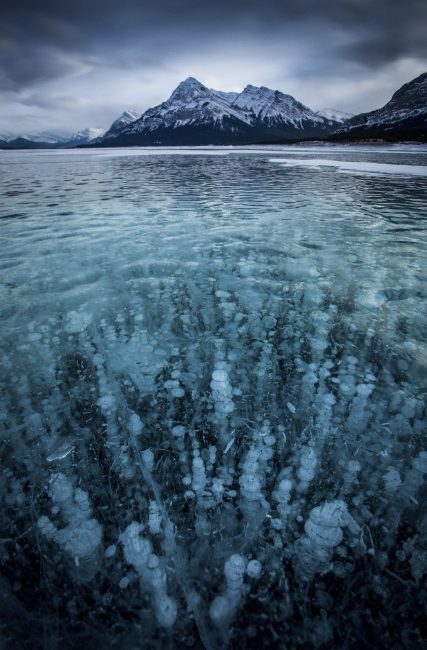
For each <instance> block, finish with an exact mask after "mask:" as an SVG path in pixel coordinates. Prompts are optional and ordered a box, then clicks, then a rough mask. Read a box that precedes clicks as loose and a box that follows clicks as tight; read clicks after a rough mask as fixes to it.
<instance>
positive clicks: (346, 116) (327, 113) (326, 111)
mask: <svg viewBox="0 0 427 650" xmlns="http://www.w3.org/2000/svg"><path fill="white" fill-rule="evenodd" d="M316 115H320V117H324V118H326V119H327V120H333V121H334V122H338V123H339V124H343V123H344V122H346V121H347V120H350V119H351V118H352V117H354V113H347V112H345V111H340V110H338V109H337V108H323V109H322V110H320V111H316Z"/></svg>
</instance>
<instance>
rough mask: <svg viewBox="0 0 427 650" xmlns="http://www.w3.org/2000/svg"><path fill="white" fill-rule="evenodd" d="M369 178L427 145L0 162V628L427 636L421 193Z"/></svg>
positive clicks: (293, 640)
mask: <svg viewBox="0 0 427 650" xmlns="http://www.w3.org/2000/svg"><path fill="white" fill-rule="evenodd" d="M284 150H286V152H287V153H286V154H284V153H283V151H284ZM319 150H321V151H322V153H321V154H319ZM273 151H276V152H277V151H279V152H280V153H279V155H278V156H277V157H276V158H274V159H273V160H274V161H273V162H270V159H271V158H272V152H273ZM283 157H285V158H286V161H288V162H289V164H285V165H284V164H279V163H278V161H280V159H281V158H283ZM303 157H304V161H306V163H307V164H308V165H309V166H311V165H313V161H314V164H316V165H317V163H318V161H319V160H322V161H328V160H329V158H331V160H330V162H331V163H332V164H333V166H334V168H336V169H338V168H339V167H337V165H339V166H341V167H342V166H343V165H347V166H348V165H350V164H352V165H355V164H357V165H358V166H359V167H358V168H360V166H361V165H362V166H364V169H365V171H364V174H363V175H357V176H355V175H352V174H336V173H333V169H332V173H331V168H330V167H329V166H328V165H323V164H322V165H320V166H319V169H318V170H317V171H316V173H313V172H312V171H311V169H309V168H307V167H306V166H305V165H302V164H299V163H300V162H301V159H302V158H303ZM294 158H295V159H296V162H297V164H293V162H295V161H294ZM291 163H292V164H291ZM378 164H380V165H389V166H391V168H394V167H396V166H398V167H399V169H401V166H403V167H404V168H405V169H406V167H411V168H414V169H417V168H420V167H422V168H423V169H424V168H425V167H426V164H427V163H426V153H425V151H424V149H423V148H422V147H420V148H419V149H415V148H414V147H410V146H406V147H405V146H404V147H401V148H396V147H386V146H382V147H378V148H375V147H373V146H370V147H363V148H362V147H359V148H357V147H355V146H352V147H344V146H341V147H339V148H336V147H330V148H329V147H325V148H321V147H319V146H317V147H311V148H310V147H304V148H303V147H299V148H298V147H289V148H287V149H285V148H279V149H277V150H276V149H272V148H270V147H269V148H265V149H263V148H253V149H245V148H236V149H233V148H228V149H226V148H220V149H219V150H210V149H206V148H205V149H197V150H196V151H194V150H173V151H169V150H157V151H155V152H153V151H152V150H144V151H140V150H138V151H133V150H132V151H129V150H123V151H115V152H113V153H111V152H108V151H98V150H97V151H95V152H87V151H85V152H60V153H52V152H46V151H44V152H41V153H37V152H33V153H24V152H22V153H13V152H12V153H10V152H9V153H8V154H7V155H5V154H0V184H1V185H0V192H1V194H2V201H1V203H0V222H1V226H2V232H1V237H2V240H1V242H2V245H1V246H0V269H1V274H0V295H1V316H0V327H1V337H0V427H1V434H0V436H1V437H0V450H1V451H0V453H1V463H2V472H1V474H0V482H1V490H0V499H1V508H0V513H1V517H0V521H1V527H2V530H1V533H0V548H1V551H2V553H1V554H0V563H1V571H2V575H3V576H4V578H3V579H2V581H1V582H0V585H1V587H2V591H1V595H2V597H3V600H2V607H3V609H2V611H1V616H2V621H1V622H2V627H1V628H0V638H1V635H2V634H4V635H6V636H7V638H8V639H9V638H12V639H13V641H14V646H13V645H12V647H19V648H23V649H25V650H26V648H28V647H31V648H36V647H43V643H45V647H57V646H58V645H63V646H64V648H68V647H70V648H71V647H79V646H81V647H91V646H92V645H93V644H94V643H96V644H98V646H99V647H105V648H108V647H112V646H114V647H115V646H117V647H123V648H124V649H125V650H130V649H132V648H137V647H147V648H148V647H206V648H209V649H213V650H216V649H218V650H219V648H225V647H227V645H228V646H229V647H242V648H265V647H269V648H279V647H280V648H281V647H289V648H291V647H294V648H298V649H299V648H321V647H330V648H360V647H376V648H381V647H393V648H421V647H423V646H422V644H423V643H424V642H425V638H423V637H425V626H424V620H425V607H426V598H425V579H426V576H427V554H426V548H427V513H426V508H425V504H426V496H427V494H426V478H427V444H426V440H425V431H426V410H425V409H426V406H425V397H426V376H427V346H426V340H427V309H426V297H427V289H426V277H427V276H426V268H427V245H426V244H427V221H426V216H425V202H426V198H427V192H426V185H425V179H424V178H422V177H420V176H417V175H409V174H400V173H399V174H395V173H392V174H387V175H386V174H377V173H376V172H375V173H373V172H371V171H369V172H368V171H367V170H368V168H369V169H372V166H373V165H378ZM28 631H30V634H28ZM46 639H47V641H46ZM1 640H3V639H1Z"/></svg>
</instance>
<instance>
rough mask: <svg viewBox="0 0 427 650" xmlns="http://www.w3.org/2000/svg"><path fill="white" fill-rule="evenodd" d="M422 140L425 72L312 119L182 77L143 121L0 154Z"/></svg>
mask: <svg viewBox="0 0 427 650" xmlns="http://www.w3.org/2000/svg"><path fill="white" fill-rule="evenodd" d="M426 134H427V72H425V73H423V74H422V75H419V76H418V77H416V78H415V79H412V80H411V81H409V82H407V83H406V84H404V85H403V86H401V87H400V88H399V89H398V90H396V92H395V93H394V94H393V96H392V97H391V99H390V100H389V101H388V102H387V103H386V104H385V105H384V106H383V107H381V108H379V109H376V110H374V111H369V112H366V113H360V114H358V115H350V114H349V113H344V112H343V111H339V110H336V109H333V108H332V109H331V108H326V109H323V110H317V111H313V110H312V109H310V108H309V107H307V106H305V105H304V104H302V103H301V102H299V101H298V100H297V99H295V98H294V97H292V95H288V94H285V93H283V92H281V91H280V90H272V89H271V88H267V87H266V86H253V85H251V84H248V85H246V86H245V87H244V88H243V90H242V91H241V92H227V91H221V90H215V89H213V88H208V87H207V86H205V85H204V84H202V83H201V82H200V81H198V80H197V79H195V78H194V77H187V79H184V80H183V81H181V82H180V83H179V84H178V86H177V87H176V88H175V89H174V90H173V92H172V93H171V95H170V96H169V98H168V99H166V100H165V101H164V102H162V103H160V104H158V105H157V106H154V107H152V108H149V109H147V110H146V111H145V112H144V113H142V114H139V112H138V111H136V110H134V109H127V110H125V111H124V112H123V113H122V114H121V115H120V116H119V117H118V118H116V119H115V120H114V121H113V123H112V124H111V125H110V127H109V128H108V129H101V128H99V127H96V128H88V129H83V130H81V131H79V132H77V133H76V134H74V135H73V136H71V137H68V138H67V137H64V136H57V135H55V134H51V133H48V132H44V133H41V134H34V135H26V134H23V135H21V136H13V135H12V134H10V133H5V134H3V135H2V134H0V148H3V149H15V148H16V149H19V148H33V149H40V148H67V147H80V146H88V147H115V146H157V145H163V146H185V145H188V146H191V145H232V144H262V143H265V144H275V143H276V144H279V143H286V142H298V141H305V140H312V139H314V140H316V139H317V140H326V141H328V140H329V141H332V142H334V141H357V140H366V139H368V140H369V139H384V140H390V141H396V140H399V139H400V140H401V139H413V140H420V141H426V140H427V135H426Z"/></svg>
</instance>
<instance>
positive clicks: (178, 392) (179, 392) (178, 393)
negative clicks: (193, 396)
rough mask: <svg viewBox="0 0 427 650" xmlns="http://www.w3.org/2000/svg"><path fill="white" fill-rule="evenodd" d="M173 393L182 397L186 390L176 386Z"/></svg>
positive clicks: (177, 396)
mask: <svg viewBox="0 0 427 650" xmlns="http://www.w3.org/2000/svg"><path fill="white" fill-rule="evenodd" d="M171 395H172V397H176V398H181V397H184V395H185V391H184V390H183V389H182V388H174V389H173V390H172V391H171Z"/></svg>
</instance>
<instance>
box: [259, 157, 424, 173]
mask: <svg viewBox="0 0 427 650" xmlns="http://www.w3.org/2000/svg"><path fill="white" fill-rule="evenodd" d="M270 162H277V163H280V164H281V165H284V166H290V167H293V166H295V165H297V166H298V165H299V166H302V167H312V168H315V169H320V168H321V167H335V168H336V169H338V170H339V171H340V172H354V173H355V172H359V173H365V172H367V173H374V174H403V175H410V176H427V165H400V164H391V163H377V162H354V161H349V160H329V159H326V158H311V159H309V160H305V159H301V160H299V159H295V158H271V159H270Z"/></svg>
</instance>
